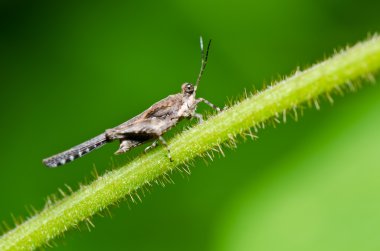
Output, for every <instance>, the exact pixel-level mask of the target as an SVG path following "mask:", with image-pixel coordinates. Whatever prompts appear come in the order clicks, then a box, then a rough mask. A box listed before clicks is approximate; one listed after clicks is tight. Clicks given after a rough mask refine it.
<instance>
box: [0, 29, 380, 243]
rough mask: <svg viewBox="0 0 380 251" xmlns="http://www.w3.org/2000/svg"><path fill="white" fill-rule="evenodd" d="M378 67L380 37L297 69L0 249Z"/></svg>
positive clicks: (15, 234) (108, 177) (57, 227)
mask: <svg viewBox="0 0 380 251" xmlns="http://www.w3.org/2000/svg"><path fill="white" fill-rule="evenodd" d="M379 69H380V38H379V37H377V36H376V37H373V38H371V39H369V40H367V41H365V42H362V43H359V44H357V45H355V46H354V47H352V48H350V49H347V50H346V51H344V52H341V53H337V54H336V55H334V56H333V57H332V58H330V59H328V60H325V61H323V62H321V63H319V64H317V65H315V66H313V67H311V68H309V69H307V70H305V71H303V72H297V73H296V74H295V75H293V76H291V77H289V78H287V79H285V80H283V81H281V82H279V83H278V84H276V85H274V86H271V87H270V88H267V89H266V90H265V91H263V92H260V93H258V94H256V95H254V96H251V97H249V98H246V99H245V100H243V101H241V102H239V103H237V104H235V105H233V106H232V107H230V108H229V109H227V110H225V111H223V112H221V113H220V114H218V115H216V116H214V117H212V118H210V119H209V120H207V121H206V122H204V123H203V124H200V125H197V126H195V127H194V128H192V129H190V130H187V131H185V132H183V133H181V134H180V135H178V136H176V137H175V138H174V139H173V140H171V141H170V143H169V146H170V148H171V149H172V157H173V160H174V162H170V161H169V160H168V158H167V155H166V150H165V149H163V148H158V149H156V150H153V151H152V152H150V153H149V154H146V155H142V156H141V157H138V158H136V159H135V160H133V161H132V162H130V163H129V164H127V165H125V166H123V167H121V168H120V169H117V170H114V171H111V172H109V173H107V174H105V175H104V176H102V177H99V178H98V179H97V180H95V181H94V182H93V183H91V184H90V185H87V186H84V187H82V188H80V189H79V190H78V191H77V192H75V193H73V194H71V195H69V196H66V197H65V198H63V199H62V200H60V201H58V202H56V203H54V204H53V205H52V206H50V207H47V208H46V209H44V210H43V211H42V212H40V213H38V214H36V215H35V216H34V217H32V218H30V219H28V220H27V221H25V222H24V223H23V224H21V225H19V226H17V227H16V228H15V229H13V230H11V231H9V232H8V233H6V234H5V235H3V236H2V237H1V238H0V250H24V249H29V250H30V249H35V248H37V247H39V246H41V245H43V244H47V243H48V242H49V240H52V239H53V238H54V237H56V236H58V235H60V234H62V233H63V232H65V231H66V230H68V229H70V228H72V227H73V226H76V225H77V224H78V223H80V222H81V221H85V220H89V217H91V216H92V215H94V214H95V213H97V212H100V211H102V210H104V209H105V208H106V207H108V206H109V205H111V204H113V203H116V202H117V201H119V200H121V199H122V198H124V197H126V196H133V198H135V199H138V195H137V194H136V193H135V191H136V190H137V189H139V188H141V187H142V186H145V185H150V182H152V181H154V180H155V179H157V178H158V177H160V176H161V177H163V178H165V177H167V176H166V175H167V174H168V173H169V172H170V171H172V170H174V169H175V168H178V167H179V166H181V165H183V164H184V163H186V162H188V161H190V160H192V159H194V158H195V157H197V156H200V155H204V154H206V153H208V151H210V150H211V151H212V149H219V148H220V144H221V143H223V142H226V141H231V140H233V139H234V138H235V137H236V136H237V135H239V134H242V133H245V132H247V131H248V130H249V129H250V128H252V127H253V126H256V125H259V124H260V123H261V122H263V121H265V120H267V119H268V118H270V117H273V116H279V114H283V113H284V111H286V110H293V109H294V108H295V107H296V106H297V105H299V104H301V103H303V102H305V101H311V102H312V103H314V102H315V100H316V98H317V97H318V96H319V95H320V94H322V93H327V94H328V93H330V92H331V91H333V90H339V89H340V88H339V87H340V86H342V87H343V86H346V85H347V83H348V85H350V83H351V82H352V81H355V80H358V79H360V78H365V77H368V76H372V74H375V73H376V72H377V71H378V70H379ZM220 151H221V149H220Z"/></svg>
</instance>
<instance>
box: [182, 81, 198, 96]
mask: <svg viewBox="0 0 380 251" xmlns="http://www.w3.org/2000/svg"><path fill="white" fill-rule="evenodd" d="M181 89H182V94H184V95H189V96H190V95H193V94H195V87H194V85H193V84H190V83H184V84H182V87H181Z"/></svg>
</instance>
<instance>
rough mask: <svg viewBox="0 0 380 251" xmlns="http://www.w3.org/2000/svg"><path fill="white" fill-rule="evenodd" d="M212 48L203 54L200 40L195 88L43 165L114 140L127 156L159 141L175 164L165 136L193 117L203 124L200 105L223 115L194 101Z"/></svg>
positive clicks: (184, 87)
mask: <svg viewBox="0 0 380 251" xmlns="http://www.w3.org/2000/svg"><path fill="white" fill-rule="evenodd" d="M210 44H211V40H210V41H209V43H208V45H207V50H206V54H204V50H203V40H202V37H201V38H200V45H201V58H202V63H201V70H200V72H199V75H198V78H197V81H196V83H195V85H193V84H191V83H184V84H182V87H181V93H178V94H174V95H170V96H168V97H167V98H165V99H162V100H160V101H158V102H157V103H155V104H154V105H152V106H151V107H150V108H148V109H147V110H146V111H144V112H143V113H141V114H139V115H137V116H136V117H134V118H132V119H130V120H128V121H126V122H124V123H123V124H121V125H119V126H116V127H114V128H112V129H108V130H106V131H105V132H104V133H102V134H100V135H98V136H96V137H94V138H92V139H90V140H88V141H86V142H84V143H82V144H80V145H77V146H75V147H73V148H71V149H69V150H67V151H65V152H62V153H59V154H57V155H54V156H52V157H50V158H47V159H44V160H43V163H44V164H45V165H46V166H48V167H57V166H60V165H64V164H66V163H68V162H71V161H73V160H75V159H77V158H79V157H82V156H83V155H85V154H87V153H89V152H91V151H92V150H94V149H97V148H99V147H101V146H103V145H104V144H106V143H108V142H111V141H114V140H119V141H120V147H119V150H117V151H116V152H115V154H121V153H125V152H127V151H128V150H130V149H131V148H133V147H136V146H138V145H141V144H143V143H145V142H147V141H151V140H153V141H154V142H153V144H152V145H151V146H148V147H147V148H146V149H145V152H146V151H148V150H149V149H151V148H154V147H156V146H157V141H159V142H160V143H161V144H162V145H163V146H165V147H166V149H167V150H168V157H169V159H170V161H172V158H171V155H170V149H169V147H168V145H167V144H166V141H165V139H164V138H163V137H162V135H163V134H164V133H165V132H166V131H168V130H169V129H171V128H172V127H174V126H175V125H176V124H177V123H178V122H179V121H181V120H182V119H184V118H187V119H190V118H193V117H194V118H197V119H198V120H199V122H202V121H203V118H202V115H201V114H199V113H196V112H195V111H196V108H197V105H198V103H200V102H204V103H206V104H207V105H209V106H210V107H212V108H213V109H215V110H217V111H218V112H219V111H220V109H219V108H218V107H216V106H215V105H213V104H212V103H210V102H209V101H207V100H206V99H203V98H198V99H197V98H195V94H196V91H197V88H198V85H199V82H200V80H201V77H202V74H203V71H204V69H205V68H206V64H207V58H208V51H209V49H210Z"/></svg>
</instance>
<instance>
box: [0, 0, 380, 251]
mask: <svg viewBox="0 0 380 251" xmlns="http://www.w3.org/2000/svg"><path fill="white" fill-rule="evenodd" d="M379 10H380V2H379V1H372V0H363V1H347V0H345V1H342V0H337V1H330V0H329V1H327V0H322V1H317V0H314V1H302V0H291V1H278V0H277V1H275V0H269V1H262V2H258V1H257V2H255V1H240V0H235V1H225V2H221V1H165V0H163V1H133V2H132V1H123V2H122V1H120V2H119V1H58V2H57V1H18V0H16V1H2V2H1V3H0V88H1V91H0V95H1V96H0V109H1V123H0V130H1V132H2V133H1V147H0V148H1V149H0V158H1V168H0V203H1V206H0V220H5V221H6V222H8V223H11V222H12V217H11V214H13V215H15V216H19V215H24V216H25V215H27V213H26V211H27V210H26V209H25V206H28V205H34V206H35V207H36V208H37V209H41V208H42V207H43V205H44V200H45V198H46V196H47V195H49V194H52V193H55V192H56V191H57V188H58V187H61V188H63V187H64V184H68V185H70V186H72V187H74V188H75V189H76V188H77V187H78V183H79V182H83V181H85V180H91V175H90V173H91V171H92V169H93V166H94V165H95V166H96V168H97V170H98V172H99V173H104V172H105V171H106V170H109V169H110V168H111V162H112V161H111V157H110V156H112V153H113V152H114V151H115V150H116V149H117V144H116V143H114V144H112V145H107V146H105V147H104V148H102V149H101V150H98V151H95V152H94V153H92V154H90V155H88V156H86V157H84V158H82V159H79V160H77V161H75V162H73V163H71V164H69V165H67V166H64V167H62V168H58V169H46V168H45V167H44V166H43V165H42V164H41V159H42V158H44V157H47V156H49V155H52V154H55V153H57V152H59V151H62V150H66V149H67V148H69V147H72V146H74V145H75V144H78V143H81V142H82V141H84V140H86V139H88V138H90V137H92V136H95V135H97V134H98V133H100V132H102V131H103V130H104V129H106V128H109V127H112V126H115V125H117V124H119V123H121V122H123V121H125V120H127V119H128V118H131V117H132V116H134V115H136V114H137V113H139V112H141V111H142V110H144V109H146V108H147V107H149V106H150V105H151V104H152V103H153V102H155V101H158V100H159V99H161V98H163V97H165V96H167V95H168V94H171V93H176V92H178V91H179V89H180V85H181V83H183V82H185V81H194V80H195V78H196V75H197V74H198V70H199V66H200V52H199V42H198V40H199V35H203V36H204V38H205V39H208V38H212V39H213V44H212V48H211V52H210V58H209V65H208V67H207V69H206V73H205V75H204V78H203V82H202V84H201V86H200V89H199V92H198V93H199V94H198V95H200V96H202V97H205V98H207V99H209V100H210V101H212V102H213V103H215V104H217V105H219V106H223V105H224V104H225V103H226V102H227V99H228V98H234V97H237V96H241V94H242V93H243V90H244V88H246V89H251V88H252V87H253V86H255V87H256V88H258V89H261V88H262V86H263V83H270V82H271V81H272V80H275V79H278V78H279V76H284V75H288V74H290V73H291V72H292V71H294V70H295V69H296V68H297V67H298V66H300V67H301V68H305V67H307V66H310V65H311V64H313V63H315V62H317V61H320V60H322V59H323V58H325V57H326V56H328V55H331V54H332V53H333V51H334V48H342V47H344V46H346V45H347V44H351V45H352V44H354V43H355V42H356V41H359V40H363V39H364V38H366V37H367V36H368V34H373V33H375V32H378V31H379V28H380V15H379ZM335 101H336V102H335V104H334V105H333V106H331V105H330V104H328V103H327V102H323V103H322V108H321V111H315V110H313V109H308V110H306V112H305V115H304V116H303V117H302V119H300V121H299V122H297V123H296V122H294V121H291V120H290V119H289V120H288V122H287V123H286V124H283V125H279V126H278V127H277V128H276V129H274V128H271V127H269V128H267V129H265V130H262V131H260V133H259V140H257V141H247V142H245V143H242V144H239V147H238V149H236V150H226V155H227V156H226V158H217V159H216V160H215V161H214V162H213V163H210V164H209V165H206V164H205V163H204V162H203V161H202V160H198V161H197V162H196V164H195V168H193V169H192V175H191V176H189V177H185V178H183V177H181V176H180V175H178V174H176V175H174V176H173V180H174V181H175V183H176V184H175V185H169V186H167V187H166V188H165V189H163V188H161V187H154V188H153V189H151V191H152V193H151V194H150V195H149V196H147V197H145V198H144V199H143V203H141V204H137V205H131V207H130V209H129V208H128V205H127V203H125V202H124V203H121V204H120V205H119V207H116V208H112V209H111V212H112V218H110V217H104V218H102V217H99V216H97V217H95V219H94V220H93V222H94V223H95V225H96V228H95V229H92V230H91V232H88V231H87V230H86V227H85V226H84V227H81V229H82V230H81V231H80V232H79V231H70V232H68V233H66V234H65V238H63V239H59V240H57V241H56V243H57V247H55V248H53V249H55V250H106V249H107V250H223V251H227V250H228V251H230V250H239V251H240V250H379V248H380V238H379V236H380V192H379V191H380V182H379V181H380V133H379V128H380V85H378V84H377V85H367V86H365V88H363V89H361V90H360V91H359V92H357V93H355V94H351V93H350V94H347V95H345V97H343V98H342V97H337V98H335ZM200 110H202V111H206V110H207V111H208V109H207V108H205V107H204V106H202V107H200ZM171 135H173V133H171ZM142 149H143V148H141V147H140V148H138V149H135V150H133V151H132V152H130V153H128V154H126V155H124V156H118V157H112V158H113V159H114V160H113V161H115V162H118V163H124V162H126V161H128V160H129V159H132V158H133V157H134V156H136V155H138V154H141V152H142Z"/></svg>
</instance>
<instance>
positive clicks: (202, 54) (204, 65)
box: [195, 36, 211, 88]
mask: <svg viewBox="0 0 380 251" xmlns="http://www.w3.org/2000/svg"><path fill="white" fill-rule="evenodd" d="M200 44H201V57H202V64H201V70H200V72H199V75H198V78H197V82H196V83H195V88H197V87H198V84H199V82H200V81H201V78H202V75H203V71H204V70H205V68H206V64H207V58H208V51H209V49H210V45H211V39H210V40H209V41H208V45H207V50H206V54H205V53H204V50H203V39H202V36H201V37H200Z"/></svg>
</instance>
